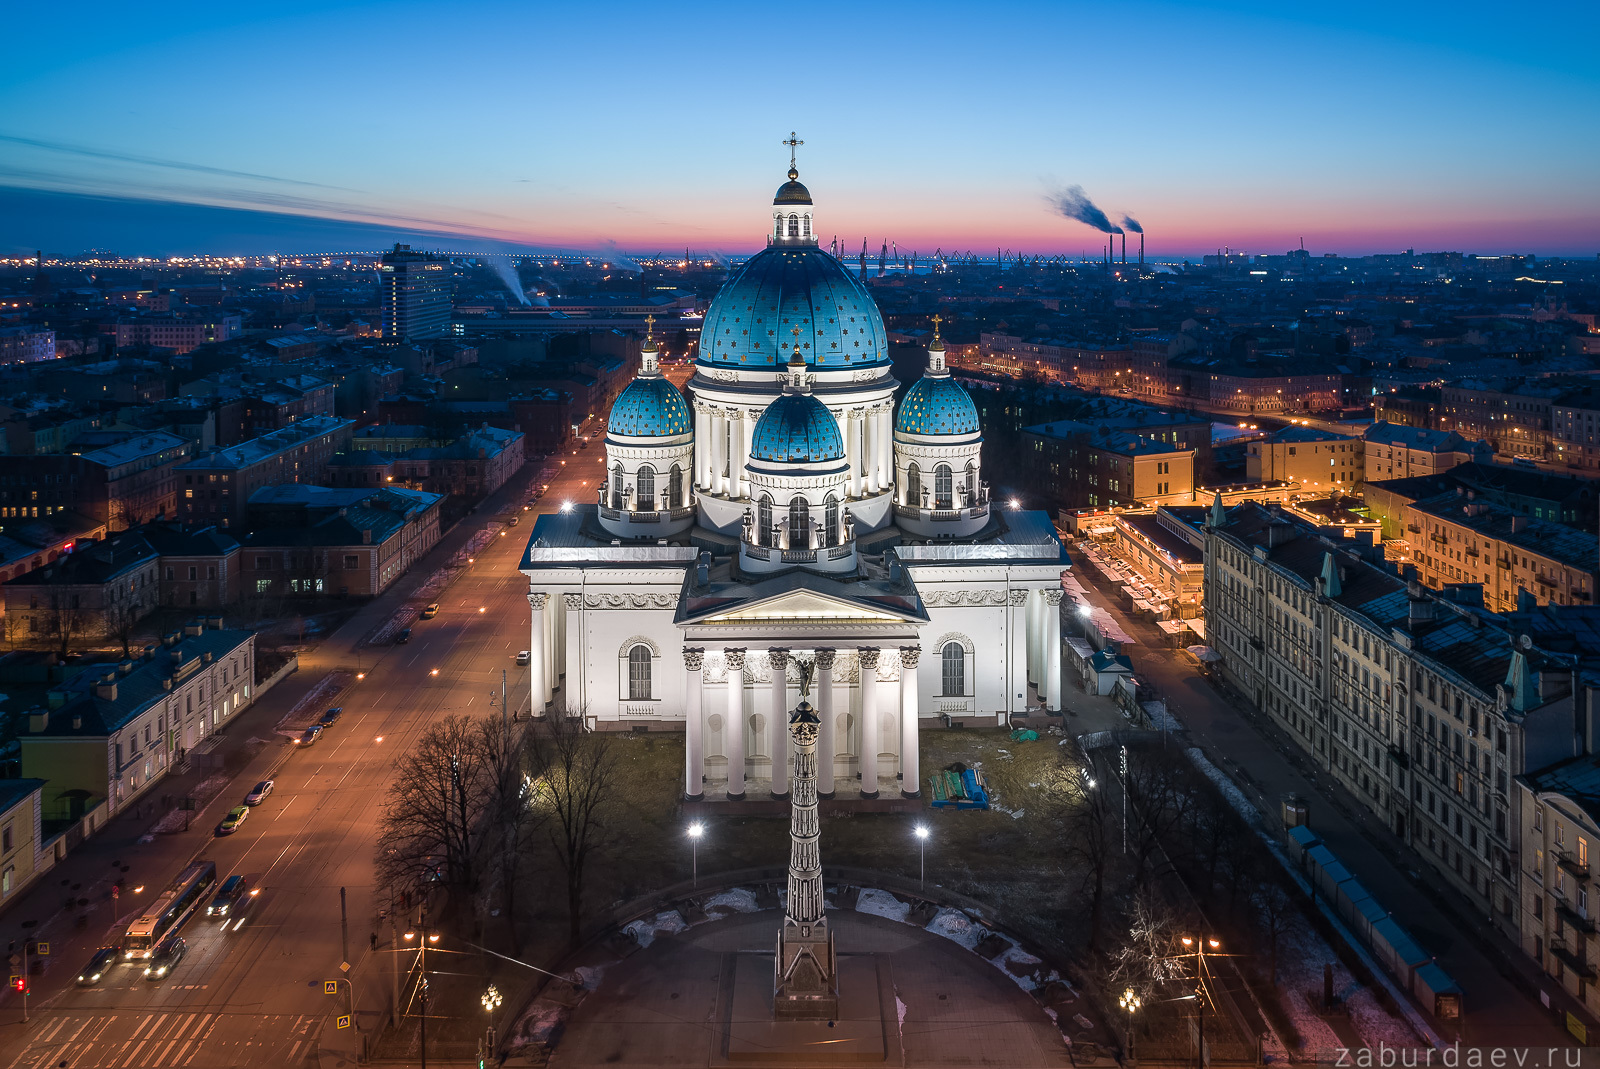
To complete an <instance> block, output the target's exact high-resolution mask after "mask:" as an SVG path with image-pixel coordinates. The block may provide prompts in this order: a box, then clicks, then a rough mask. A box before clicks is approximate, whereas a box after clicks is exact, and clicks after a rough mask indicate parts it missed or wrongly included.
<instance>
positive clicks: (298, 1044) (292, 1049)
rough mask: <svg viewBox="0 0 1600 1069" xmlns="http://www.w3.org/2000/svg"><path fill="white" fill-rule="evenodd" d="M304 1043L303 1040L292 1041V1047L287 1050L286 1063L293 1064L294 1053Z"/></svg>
mask: <svg viewBox="0 0 1600 1069" xmlns="http://www.w3.org/2000/svg"><path fill="white" fill-rule="evenodd" d="M304 1042H305V1040H303V1039H297V1040H295V1041H294V1046H292V1047H290V1048H289V1057H288V1059H287V1061H288V1062H289V1063H290V1064H291V1065H292V1064H294V1056H295V1052H296V1051H298V1050H299V1049H300V1044H302V1043H304Z"/></svg>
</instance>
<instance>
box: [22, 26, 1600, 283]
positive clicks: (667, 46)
mask: <svg viewBox="0 0 1600 1069" xmlns="http://www.w3.org/2000/svg"><path fill="white" fill-rule="evenodd" d="M8 18H9V27H8V32H9V34H10V35H12V37H13V40H14V41H15V42H17V43H18V44H19V45H20V47H19V48H17V49H16V50H15V51H14V52H13V54H12V55H13V62H11V63H8V64H6V65H5V66H4V68H3V69H0V187H10V189H9V190H7V189H5V188H0V251H16V250H22V249H32V248H34V247H35V246H36V245H43V246H45V247H47V248H56V249H58V250H60V251H62V252H72V251H76V250H77V249H78V248H82V247H85V246H87V245H90V244H95V245H100V246H102V247H105V246H108V245H115V246H116V247H117V248H119V249H120V250H121V251H123V252H125V253H134V252H151V253H162V254H165V253H174V252H180V251H201V250H204V251H216V252H257V251H268V250H270V249H277V250H279V251H318V250H325V249H328V248H329V243H330V242H334V241H335V237H336V236H339V237H344V236H348V239H349V240H350V241H352V242H355V241H357V240H358V238H364V237H365V236H366V235H368V234H370V235H371V236H372V243H371V244H372V246H373V247H375V246H376V245H377V244H378V243H379V242H380V241H381V239H382V237H383V236H385V234H386V233H387V231H388V229H390V228H395V229H403V230H406V231H408V232H416V231H438V232H446V233H452V234H464V235H473V236H475V238H476V240H473V241H462V242H447V244H452V243H453V244H456V245H457V246H458V247H468V246H471V247H490V245H491V242H493V241H500V242H504V243H507V244H515V245H522V244H534V245H541V246H547V247H583V248H599V247H603V246H604V245H606V244H607V243H612V242H614V243H616V244H619V245H621V246H622V247H624V248H627V249H630V250H636V251H643V252H649V251H651V250H654V249H663V250H667V249H672V248H674V247H676V248H682V247H683V246H685V245H689V246H692V247H694V248H696V249H708V248H714V249H722V250H725V251H730V252H732V251H741V250H746V249H751V248H754V247H757V246H758V245H759V244H760V241H761V234H762V233H763V231H764V228H765V218H766V210H767V205H768V203H769V202H770V197H771V191H772V189H774V188H775V187H776V186H777V184H778V183H779V182H780V181H781V179H782V171H783V169H784V167H785V165H786V164H787V162H788V160H787V156H786V154H785V150H784V149H783V148H782V147H781V146H780V145H779V144H778V142H779V140H780V139H781V138H782V137H783V136H785V135H786V134H787V132H788V131H789V130H790V129H791V128H793V129H796V130H798V131H799V132H800V136H801V137H802V138H803V139H805V141H806V145H805V146H804V147H803V148H802V149H801V150H800V168H801V173H802V178H803V180H805V181H806V182H807V183H808V184H809V185H810V186H811V188H812V191H813V193H814V194H815V195H816V197H817V202H818V204H817V207H818V220H819V229H820V230H821V231H822V232H823V234H824V235H825V236H827V237H831V236H832V235H833V234H835V233H837V234H838V235H839V236H840V237H841V238H842V239H844V240H845V242H846V243H847V245H848V246H849V247H851V248H859V246H860V242H861V239H862V238H863V237H866V238H867V239H868V240H869V241H870V242H871V244H872V246H873V248H874V249H876V247H877V245H878V243H879V242H880V241H881V240H883V239H885V238H889V239H893V240H896V241H898V242H899V243H900V245H901V246H902V247H907V248H915V249H917V250H919V251H921V252H931V251H933V249H934V248H935V247H943V248H944V249H945V250H946V251H949V250H951V249H954V248H959V249H967V248H973V249H992V248H994V247H995V246H997V245H999V246H1005V247H1007V248H1011V249H1025V250H1028V251H1034V252H1049V253H1054V252H1067V253H1077V252H1078V251H1080V250H1082V249H1088V250H1093V249H1094V248H1095V247H1096V246H1097V245H1098V243H1099V242H1100V240H1101V238H1100V236H1099V235H1098V234H1096V233H1095V232H1094V231H1093V230H1091V229H1090V228H1088V227H1086V226H1084V225H1082V224H1080V223H1076V222H1072V221H1069V220H1066V219H1063V218H1060V217H1059V216H1057V215H1054V214H1053V213H1052V212H1051V210H1050V208H1049V207H1048V204H1047V202H1046V199H1045V194H1046V193H1047V191H1049V190H1050V189H1052V188H1057V187H1060V186H1064V185H1071V184H1077V185H1081V186H1083V188H1084V189H1085V190H1086V191H1087V192H1088V194H1089V195H1090V196H1091V197H1093V198H1094V199H1095V200H1096V202H1098V203H1099V204H1100V206H1101V207H1103V208H1105V209H1106V210H1107V211H1108V212H1111V213H1112V214H1113V217H1116V216H1117V215H1119V214H1120V213H1121V212H1124V211H1127V212H1131V213H1132V214H1133V215H1135V216H1136V217H1138V218H1139V219H1140V220H1141V221H1142V222H1143V223H1144V225H1145V226H1146V228H1147V230H1148V231H1149V251H1150V254H1151V255H1152V256H1156V257H1177V256H1184V255H1193V254H1198V253H1203V252H1207V251H1211V250H1213V249H1215V248H1217V247H1218V246H1222V245H1229V246H1232V247H1234V248H1236V249H1237V248H1242V249H1246V250H1250V251H1271V252H1279V251H1282V250H1284V249H1287V248H1291V247H1293V246H1295V245H1296V244H1297V242H1298V241H1299V239H1300V238H1301V237H1304V239H1305V242H1306V245H1307V247H1308V248H1311V249H1313V250H1316V251H1319V252H1320V251H1339V252H1370V251H1389V250H1396V249H1404V248H1406V247H1412V246H1414V247H1417V248H1428V249H1440V248H1450V249H1461V250H1467V251H1479V252H1504V251H1518V252H1538V253H1541V254H1552V253H1569V254H1580V255H1586V256H1592V255H1594V254H1596V253H1597V252H1600V193H1597V188H1600V181H1597V176H1600V166H1597V165H1600V146H1597V139H1596V137H1595V136H1594V131H1593V124H1594V117H1595V116H1596V115H1597V114H1600V63H1597V62H1596V58H1595V51H1594V44H1593V42H1594V41H1595V40H1597V39H1600V5H1596V4H1594V3H1592V2H1591V3H1587V4H1577V3H1570V4H1568V3H1555V4H1547V5H1542V6H1541V7H1540V8H1539V9H1538V11H1537V15H1536V16H1535V17H1523V15H1522V14H1521V13H1518V12H1514V11H1509V10H1507V9H1506V8H1505V7H1504V5H1497V6H1490V5H1488V4H1475V3H1465V4H1459V3H1458V4H1444V3H1417V4H1394V3H1388V4H1377V3H1363V2H1354V3H1342V4H1338V5H1317V6H1315V7H1314V8H1312V7H1311V6H1307V5H1284V4H1281V3H1278V4H1267V3H1254V2H1246V0H1240V2H1233V3H1215V4H1192V3H1191V4H1159V3H1118V4H1109V3H1105V4H1070V3H1050V4H1045V3H1011V4H1006V3H982V4H977V3H961V4H953V3H951V4H946V3H928V2H923V3H907V4H871V5H863V4H830V3H821V2H817V3H807V4H803V5H793V4H784V5H760V6H757V5H751V4H748V3H745V4H728V5H719V4H709V3H695V4H679V5H670V4H662V3H651V4H628V3H608V4H605V5H586V4H563V5H548V4H538V3H516V4H512V3H507V4H495V3H473V4H454V5H442V4H438V3H433V4H415V3H395V2H392V0H391V2H385V3H354V2H352V3H309V2H297V0H283V2H279V3H274V4H272V5H270V6H266V5H257V4H249V3H234V4H227V5H217V4H214V3H207V4H195V3H184V2H178V3H169V4H165V5H163V6H162V7H161V8H160V9H159V12H156V11H152V10H151V9H149V8H147V7H140V6H138V5H109V4H97V3H90V4H76V5H67V4H57V5H41V4H33V5H26V6H25V7H19V8H18V9H17V10H16V11H14V12H12V13H11V14H10V15H9V16H8ZM796 35H798V40H796V39H795V37H796ZM18 189H27V190H35V191H37V190H44V191H50V192H53V193H55V194H60V195H61V196H58V197H55V198H40V197H38V196H36V195H33V194H27V195H24V194H21V193H18V192H16V191H17V190H18ZM79 196H89V197H93V198H96V199H94V200H92V201H85V202H84V203H85V204H89V205H93V206H94V207H95V211H94V212H92V213H89V214H88V215H85V216H83V217H81V218H80V217H79V215H75V214H74V213H73V211H72V210H71V208H70V205H71V204H73V203H74V198H76V197H79ZM108 197H109V198H131V199H133V200H135V201H150V200H154V201H158V202H166V203H165V204H164V205H162V206H160V210H150V209H152V208H154V207H156V206H150V205H139V204H131V205H128V206H127V207H128V210H127V211H126V212H123V213H121V214H119V213H118V212H117V211H115V210H108V206H109V205H115V204H117V203H119V202H118V201H114V200H106V199H105V198H108ZM41 204H50V205H55V206H56V210H42V209H41V208H40V207H39V206H40V205H41ZM172 205H205V206H210V207H212V208H221V209H245V210H249V211H250V212H252V213H256V212H261V211H266V212H271V213H279V214H287V215H292V216H303V217H308V218H306V219H284V220H283V228H282V230H281V232H275V231H274V230H273V228H272V225H271V224H272V222H273V220H271V219H270V218H269V219H267V220H265V221H264V223H263V221H262V220H261V218H260V217H259V216H258V215H255V214H250V215H243V216H239V220H241V221H236V222H235V223H232V224H230V223H228V222H226V221H224V220H225V219H226V218H227V216H228V212H226V211H223V212H215V211H190V212H182V211H175V210H173V208H172V207H171V206H172ZM90 218H93V219H96V220H105V221H104V222H101V223H97V224H96V227H97V229H95V230H94V233H95V234H97V235H98V234H102V233H103V234H104V235H105V238H104V240H95V239H92V238H90V237H88V236H86V234H87V231H88V229H89V227H88V222H89V220H90ZM323 221H331V222H323ZM334 224H337V225H334ZM340 227H344V228H345V229H342V230H341V229H340ZM319 228H320V229H319ZM63 245H65V246H67V247H65V248H63Z"/></svg>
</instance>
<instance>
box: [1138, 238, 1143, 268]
mask: <svg viewBox="0 0 1600 1069" xmlns="http://www.w3.org/2000/svg"><path fill="white" fill-rule="evenodd" d="M1139 266H1140V267H1143V266H1144V231H1143V230H1141V231H1139Z"/></svg>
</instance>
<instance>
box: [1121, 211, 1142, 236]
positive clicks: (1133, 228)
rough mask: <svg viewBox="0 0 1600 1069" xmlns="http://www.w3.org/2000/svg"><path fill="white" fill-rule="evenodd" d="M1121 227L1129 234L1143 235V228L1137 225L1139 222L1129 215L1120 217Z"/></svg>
mask: <svg viewBox="0 0 1600 1069" xmlns="http://www.w3.org/2000/svg"><path fill="white" fill-rule="evenodd" d="M1122 225H1123V227H1124V228H1126V229H1127V230H1128V231H1129V232H1130V233H1134V234H1143V233H1144V227H1142V226H1140V225H1139V220H1137V219H1135V218H1134V217H1133V216H1131V215H1124V216H1123V217H1122Z"/></svg>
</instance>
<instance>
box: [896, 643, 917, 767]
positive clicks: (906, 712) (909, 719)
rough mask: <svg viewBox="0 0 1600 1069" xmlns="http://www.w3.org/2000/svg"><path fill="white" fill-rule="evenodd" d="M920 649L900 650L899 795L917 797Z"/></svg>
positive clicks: (908, 648)
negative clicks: (918, 672)
mask: <svg viewBox="0 0 1600 1069" xmlns="http://www.w3.org/2000/svg"><path fill="white" fill-rule="evenodd" d="M921 656H922V647H921V646H901V647H900V794H901V795H902V796H903V797H906V798H916V797H917V796H918V795H919V794H920V792H921V790H922V762H921V761H920V760H918V758H919V757H920V754H919V752H918V750H917V746H918V737H917V731H918V725H917V661H918V659H920V658H921Z"/></svg>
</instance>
